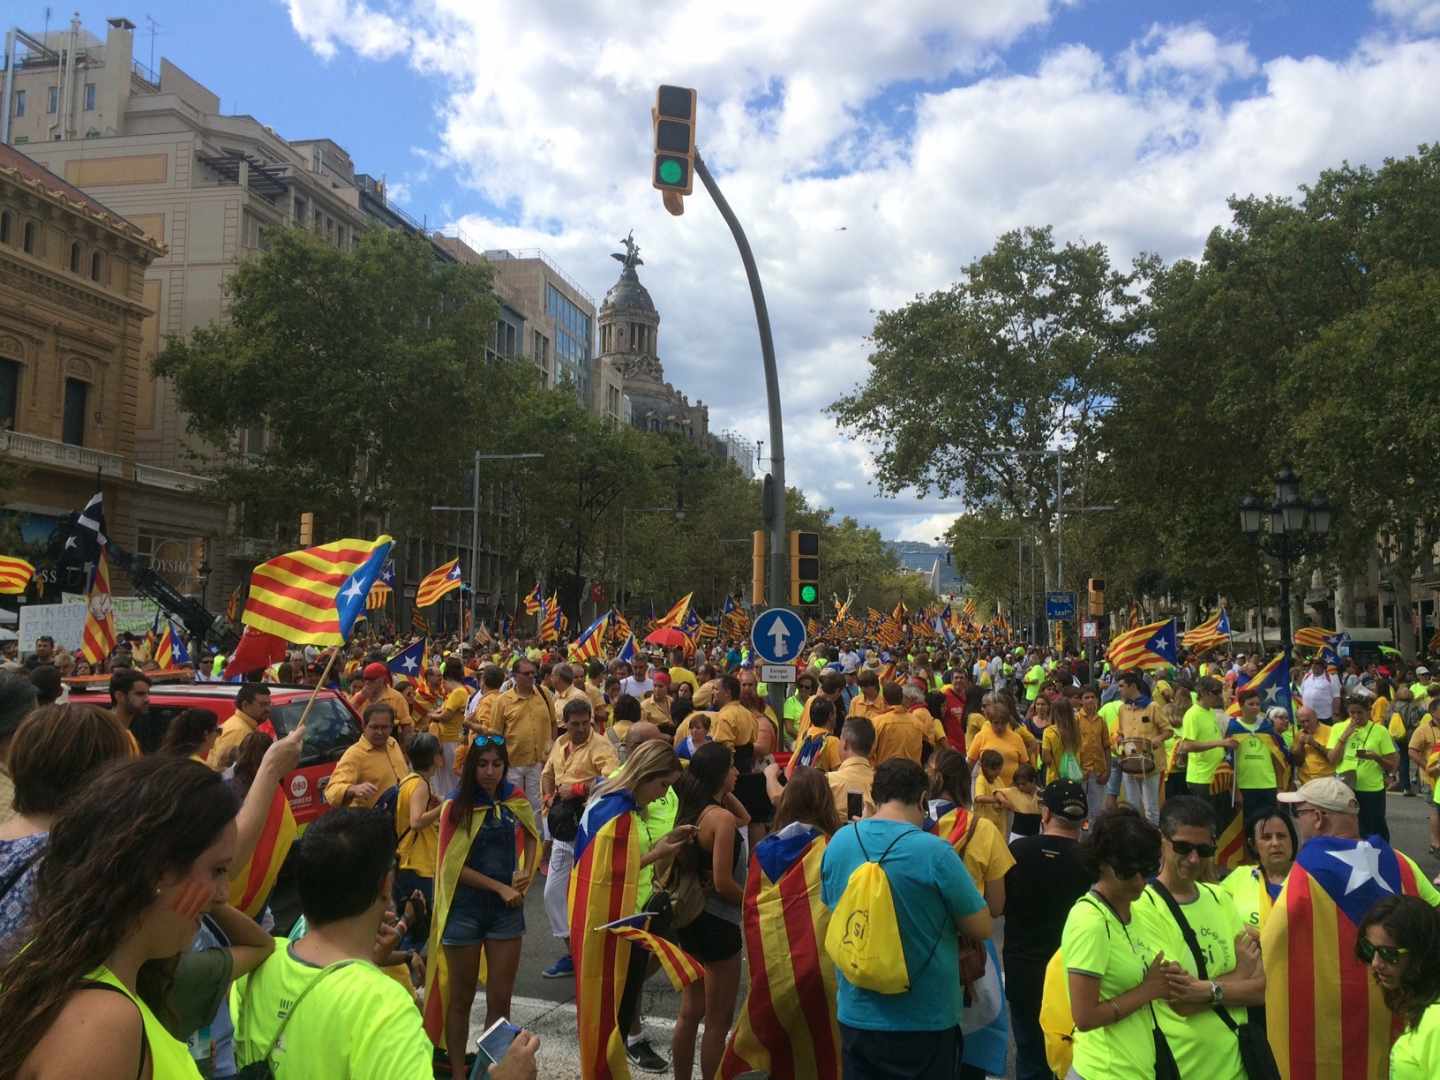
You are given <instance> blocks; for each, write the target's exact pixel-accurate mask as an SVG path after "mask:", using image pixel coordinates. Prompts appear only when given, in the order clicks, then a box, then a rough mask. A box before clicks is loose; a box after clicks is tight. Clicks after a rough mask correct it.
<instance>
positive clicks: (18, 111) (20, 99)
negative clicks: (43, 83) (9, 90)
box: [15, 90, 25, 116]
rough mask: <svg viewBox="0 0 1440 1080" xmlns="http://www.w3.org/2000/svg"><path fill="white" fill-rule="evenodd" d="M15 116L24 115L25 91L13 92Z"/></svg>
mask: <svg viewBox="0 0 1440 1080" xmlns="http://www.w3.org/2000/svg"><path fill="white" fill-rule="evenodd" d="M15 115H16V116H24V115H25V91H24V90H16V91H15Z"/></svg>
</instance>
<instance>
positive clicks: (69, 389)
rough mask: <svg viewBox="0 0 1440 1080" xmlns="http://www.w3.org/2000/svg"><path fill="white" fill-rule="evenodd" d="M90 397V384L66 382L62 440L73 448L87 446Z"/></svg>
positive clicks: (78, 381) (67, 380)
mask: <svg viewBox="0 0 1440 1080" xmlns="http://www.w3.org/2000/svg"><path fill="white" fill-rule="evenodd" d="M89 396H90V384H89V383H86V382H81V381H80V380H79V379H66V380H65V418H64V421H63V423H62V426H61V434H60V438H61V439H62V440H63V441H64V442H67V443H69V444H70V445H71V446H84V445H85V403H86V400H87V399H88V398H89Z"/></svg>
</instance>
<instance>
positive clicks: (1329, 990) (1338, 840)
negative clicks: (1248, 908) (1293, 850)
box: [1260, 836, 1419, 1080]
mask: <svg viewBox="0 0 1440 1080" xmlns="http://www.w3.org/2000/svg"><path fill="white" fill-rule="evenodd" d="M1418 878H1419V872H1418V870H1417V868H1416V866H1415V864H1414V863H1413V862H1411V861H1410V859H1409V858H1407V857H1406V856H1404V855H1402V854H1400V853H1399V852H1398V851H1396V850H1395V849H1394V848H1392V847H1391V846H1390V845H1389V844H1387V843H1385V842H1384V841H1383V840H1379V838H1372V840H1348V839H1344V838H1342V837H1338V836H1316V837H1312V838H1311V839H1309V840H1307V841H1306V842H1305V844H1304V845H1303V846H1302V847H1301V848H1300V854H1299V857H1298V858H1297V859H1296V860H1295V864H1294V865H1293V866H1291V868H1290V876H1289V877H1287V878H1286V879H1285V885H1284V888H1282V889H1281V891H1280V897H1279V899H1277V900H1276V901H1275V906H1274V908H1273V909H1272V910H1271V911H1270V915H1269V917H1268V918H1266V919H1265V921H1264V924H1263V925H1262V926H1261V928H1260V955H1261V956H1262V957H1263V958H1264V961H1265V1015H1266V1017H1267V1020H1268V1023H1267V1024H1266V1029H1267V1034H1268V1035H1269V1038H1270V1048H1271V1049H1272V1050H1273V1051H1274V1052H1275V1063H1276V1065H1278V1066H1279V1067H1280V1075H1281V1076H1283V1077H1285V1078H1286V1080H1341V1078H1343V1080H1380V1078H1381V1077H1382V1076H1384V1075H1385V1072H1384V1070H1385V1062H1386V1058H1387V1056H1388V1054H1389V1051H1390V1044H1391V1043H1392V1042H1393V1041H1394V1039H1395V1037H1396V1036H1397V1035H1398V1034H1399V1033H1400V1032H1399V1021H1398V1019H1397V1018H1396V1017H1394V1016H1393V1015H1392V1014H1391V1012H1390V1010H1389V1009H1388V1008H1386V1006H1385V999H1384V998H1383V997H1382V995H1381V992H1380V988H1379V986H1377V985H1376V984H1375V980H1374V979H1372V978H1371V977H1370V973H1369V971H1367V970H1366V968H1365V965H1364V964H1362V963H1361V962H1360V960H1359V959H1358V958H1357V957H1356V956H1355V941H1356V938H1357V936H1358V933H1359V924H1360V922H1361V921H1362V920H1363V919H1364V917H1365V914H1366V912H1368V911H1369V910H1370V909H1371V908H1372V907H1373V906H1374V905H1375V903H1376V902H1377V901H1379V900H1381V899H1383V898H1384V897H1386V896H1399V895H1402V894H1403V895H1405V896H1415V895H1417V894H1418V891H1419V890H1418V885H1417V879H1418Z"/></svg>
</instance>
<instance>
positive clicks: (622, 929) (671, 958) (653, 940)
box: [595, 912, 705, 992]
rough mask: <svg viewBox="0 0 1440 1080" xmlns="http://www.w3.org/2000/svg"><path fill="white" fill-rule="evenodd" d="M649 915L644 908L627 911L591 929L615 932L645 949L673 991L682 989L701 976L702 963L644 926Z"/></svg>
mask: <svg viewBox="0 0 1440 1080" xmlns="http://www.w3.org/2000/svg"><path fill="white" fill-rule="evenodd" d="M651 917H652V916H651V915H650V914H649V913H648V912H641V913H640V914H638V915H627V916H625V917H623V918H620V919H616V920H615V922H613V923H610V924H609V925H607V926H597V927H595V930H596V931H603V932H605V933H607V934H616V935H618V936H619V937H622V938H624V939H625V940H626V941H628V942H630V944H631V945H639V946H640V947H641V948H642V949H646V950H648V951H649V952H650V953H651V954H652V955H653V956H654V957H655V959H656V960H657V961H659V963H660V970H661V971H663V972H664V973H665V977H666V978H667V979H669V980H670V985H671V986H672V987H674V988H675V990H676V991H677V992H678V991H681V990H684V989H685V987H687V986H689V985H690V984H691V983H696V982H699V981H700V980H701V979H703V978H704V977H705V967H704V965H703V964H701V963H700V961H699V960H696V959H695V958H694V957H693V956H691V955H690V954H689V953H687V952H686V951H685V950H684V949H682V948H680V946H679V945H676V944H675V943H674V942H673V941H667V940H666V939H665V938H662V937H661V936H660V935H659V934H652V933H651V932H650V931H649V930H647V929H645V926H646V924H647V923H649V921H650V919H651ZM637 962H638V959H637Z"/></svg>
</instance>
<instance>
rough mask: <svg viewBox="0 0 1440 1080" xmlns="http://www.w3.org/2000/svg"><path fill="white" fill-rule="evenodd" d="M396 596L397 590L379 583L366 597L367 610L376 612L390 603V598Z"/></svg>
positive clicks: (373, 586) (371, 587)
mask: <svg viewBox="0 0 1440 1080" xmlns="http://www.w3.org/2000/svg"><path fill="white" fill-rule="evenodd" d="M394 595H395V590H394V589H392V588H390V586H389V585H386V584H385V583H384V582H383V581H377V582H375V584H374V585H371V586H370V594H369V595H368V596H366V597H365V610H366V611H375V610H376V609H378V608H383V607H384V606H385V605H386V604H388V603H389V602H390V597H392V596H394Z"/></svg>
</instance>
